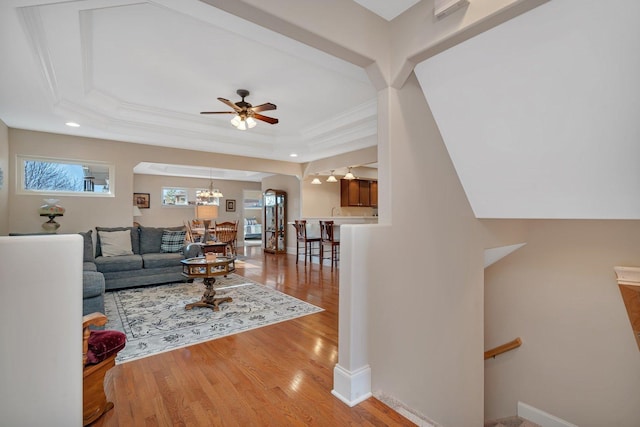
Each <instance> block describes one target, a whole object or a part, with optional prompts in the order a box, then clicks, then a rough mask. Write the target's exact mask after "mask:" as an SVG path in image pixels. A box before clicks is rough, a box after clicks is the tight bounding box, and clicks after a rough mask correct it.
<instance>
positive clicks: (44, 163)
mask: <svg viewBox="0 0 640 427" xmlns="http://www.w3.org/2000/svg"><path fill="white" fill-rule="evenodd" d="M17 166H18V170H19V172H20V173H19V175H18V177H19V185H18V189H17V191H18V193H20V194H30V193H40V194H52V193H55V194H60V195H65V196H74V195H81V196H110V197H112V196H113V195H114V192H113V190H112V188H113V185H114V176H115V172H114V171H115V166H114V165H113V164H109V163H103V162H97V161H84V160H67V159H55V158H47V157H34V156H17Z"/></svg>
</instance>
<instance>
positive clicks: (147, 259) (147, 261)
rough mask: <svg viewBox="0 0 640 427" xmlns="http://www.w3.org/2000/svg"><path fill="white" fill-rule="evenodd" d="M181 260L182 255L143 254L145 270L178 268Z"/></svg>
mask: <svg viewBox="0 0 640 427" xmlns="http://www.w3.org/2000/svg"><path fill="white" fill-rule="evenodd" d="M181 259H182V254H181V253H158V254H142V260H143V264H144V268H163V267H176V266H179V265H180V260H181Z"/></svg>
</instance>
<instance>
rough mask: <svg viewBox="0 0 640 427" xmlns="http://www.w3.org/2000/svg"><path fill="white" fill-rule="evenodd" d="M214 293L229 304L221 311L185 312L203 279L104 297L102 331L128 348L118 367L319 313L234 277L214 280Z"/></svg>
mask: <svg viewBox="0 0 640 427" xmlns="http://www.w3.org/2000/svg"><path fill="white" fill-rule="evenodd" d="M215 289H216V297H231V298H232V299H233V301H231V302H226V303H222V304H220V311H213V310H211V309H209V308H201V307H195V308H193V309H191V310H186V309H185V308H184V306H185V305H186V304H188V303H190V302H194V301H198V300H199V299H200V298H201V297H202V294H203V292H204V285H203V284H202V281H201V280H196V281H195V282H194V283H182V282H179V283H170V284H166V285H158V286H145V287H140V288H133V289H123V290H119V291H111V292H107V293H106V294H105V314H106V315H107V317H108V319H109V321H108V323H107V326H106V328H107V329H116V330H119V331H122V332H124V333H125V334H126V335H127V345H126V347H125V348H124V349H123V350H121V351H120V353H118V356H117V358H116V363H122V362H127V361H131V360H136V359H140V358H142V357H147V356H150V355H153V354H158V353H162V352H165V351H169V350H174V349H176V348H180V347H185V346H188V345H192V344H196V343H199V342H203V341H209V340H212V339H216V338H221V337H224V336H227V335H232V334H237V333H239V332H243V331H248V330H250V329H255V328H260V327H263V326H267V325H272V324H274V323H278V322H283V321H285V320H290V319H295V318H297V317H301V316H306V315H308V314H313V313H318V312H320V311H322V310H323V309H321V308H320V307H316V306H315V305H313V304H309V303H307V302H305V301H301V300H299V299H297V298H294V297H291V296H289V295H286V294H283V293H282V292H279V291H276V290H273V289H270V288H267V287H265V286H264V285H262V284H260V283H257V282H253V281H251V280H249V279H247V278H245V277H242V276H239V275H237V274H230V275H229V276H228V277H219V278H217V280H216V283H215Z"/></svg>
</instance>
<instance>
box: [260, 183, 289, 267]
mask: <svg viewBox="0 0 640 427" xmlns="http://www.w3.org/2000/svg"><path fill="white" fill-rule="evenodd" d="M263 206H264V224H263V227H264V229H265V232H264V251H265V252H269V253H274V254H277V253H286V252H287V193H286V192H284V191H282V190H271V189H269V190H267V191H265V192H264V204H263Z"/></svg>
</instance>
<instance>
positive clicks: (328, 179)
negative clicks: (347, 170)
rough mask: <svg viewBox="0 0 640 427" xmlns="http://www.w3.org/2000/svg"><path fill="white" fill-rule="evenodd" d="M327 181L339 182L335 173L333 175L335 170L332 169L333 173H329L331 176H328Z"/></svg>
mask: <svg viewBox="0 0 640 427" xmlns="http://www.w3.org/2000/svg"><path fill="white" fill-rule="evenodd" d="M327 182H338V180H337V179H336V177H335V175H333V170H332V171H331V175H329V178H327Z"/></svg>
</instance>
